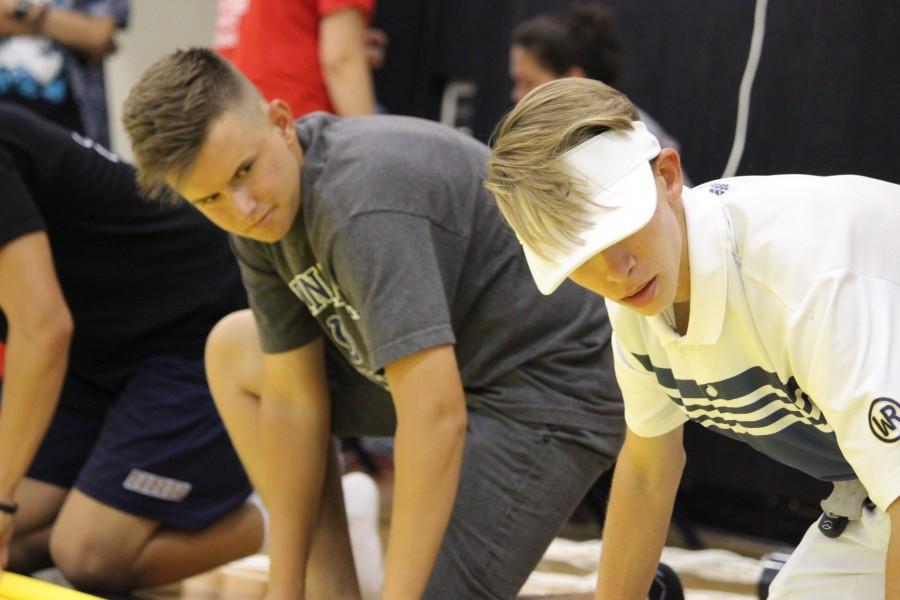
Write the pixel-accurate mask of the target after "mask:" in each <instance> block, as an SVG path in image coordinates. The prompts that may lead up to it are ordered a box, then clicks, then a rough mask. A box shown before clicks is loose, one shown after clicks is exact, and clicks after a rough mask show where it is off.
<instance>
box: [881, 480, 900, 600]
mask: <svg viewBox="0 0 900 600" xmlns="http://www.w3.org/2000/svg"><path fill="white" fill-rule="evenodd" d="M887 513H888V515H889V516H890V517H891V539H890V542H888V551H887V557H886V559H885V560H886V561H887V562H886V563H885V568H884V597H885V599H888V598H900V498H898V499H897V500H894V501H893V502H892V503H891V505H890V506H889V507H888V509H887Z"/></svg>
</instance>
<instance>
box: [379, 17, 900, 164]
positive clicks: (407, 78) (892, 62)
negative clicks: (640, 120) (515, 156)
mask: <svg viewBox="0 0 900 600" xmlns="http://www.w3.org/2000/svg"><path fill="white" fill-rule="evenodd" d="M566 4H568V2H567V1H565V0H452V1H451V0H419V1H418V2H414V1H410V0H380V2H379V7H378V14H377V15H376V23H377V24H378V25H379V26H380V27H382V28H383V29H385V30H386V31H387V32H388V33H389V34H390V36H391V47H390V49H389V53H388V60H387V64H386V65H385V67H384V68H383V69H382V70H381V71H380V72H379V73H378V74H377V75H376V84H377V87H378V93H379V97H380V99H381V101H382V102H383V103H384V104H385V106H386V107H387V109H388V110H389V111H391V112H395V113H399V114H412V115H418V116H423V117H427V118H432V119H436V118H438V115H439V107H440V100H441V94H442V91H443V89H444V86H445V85H446V83H447V82H448V81H452V80H456V79H467V80H471V81H473V82H474V83H475V85H476V87H477V96H476V97H475V99H474V103H473V108H474V115H473V122H472V129H473V132H474V134H475V136H476V137H478V138H480V139H482V140H486V139H487V138H488V136H489V135H490V132H491V131H492V129H493V127H494V125H495V123H496V122H497V121H498V120H499V118H500V117H501V116H502V114H503V113H504V112H505V111H506V110H508V109H509V107H510V102H509V92H510V89H511V83H510V81H509V77H508V75H507V60H508V41H509V32H510V30H511V29H512V27H513V26H514V25H515V24H516V23H518V22H520V21H521V20H523V19H525V18H528V17H530V16H532V15H534V14H537V13H539V12H543V11H547V10H554V9H556V8H560V7H562V6H565V5H566ZM607 4H608V5H609V6H610V7H611V8H613V9H614V10H615V12H616V15H617V22H618V29H619V33H620V36H621V41H622V47H623V54H624V57H625V67H626V68H625V74H624V78H623V81H622V82H621V84H620V87H621V88H622V90H623V91H624V92H626V93H627V94H628V95H629V96H630V97H631V98H632V100H633V101H634V102H635V103H636V104H638V105H639V106H641V108H643V109H645V110H646V111H647V112H649V113H650V114H651V115H653V116H654V117H655V118H656V119H657V120H658V121H659V122H660V123H662V124H663V126H665V127H666V129H668V130H669V131H670V132H671V133H673V134H674V135H675V137H677V138H678V139H679V140H680V141H681V143H682V146H683V155H684V156H683V159H684V163H685V165H686V167H687V170H688V171H689V172H690V173H691V175H692V177H693V179H694V180H695V181H706V180H709V179H713V178H716V177H719V176H720V175H721V174H722V171H723V169H724V167H725V164H726V161H727V159H728V154H729V151H730V148H731V143H732V139H733V136H734V126H735V117H736V113H737V98H738V87H739V84H740V81H741V76H742V74H743V71H744V66H745V63H746V60H747V54H748V51H749V47H750V36H751V31H752V27H753V11H754V6H755V3H754V2H753V1H751V0H734V1H730V2H721V1H720V0H680V1H679V2H659V1H658V0H609V1H608V2H607ZM898 33H900V2H898V1H897V0H854V1H852V2H848V1H847V0H770V1H769V2H768V11H767V18H766V32H765V34H766V35H765V42H764V46H763V52H762V56H761V60H760V64H759V70H758V72H757V75H756V80H755V85H754V87H753V94H752V98H751V112H750V123H749V130H748V142H747V146H746V151H745V153H744V157H743V160H742V161H741V163H740V166H739V169H738V174H771V173H788V172H791V173H813V174H829V173H857V174H862V175H869V176H872V177H879V178H882V179H887V180H891V181H898V182H900V169H898V160H900V159H898V157H900V152H898V151H900V118H898V114H897V111H898V107H900V67H898V65H900V42H898V39H900V35H898Z"/></svg>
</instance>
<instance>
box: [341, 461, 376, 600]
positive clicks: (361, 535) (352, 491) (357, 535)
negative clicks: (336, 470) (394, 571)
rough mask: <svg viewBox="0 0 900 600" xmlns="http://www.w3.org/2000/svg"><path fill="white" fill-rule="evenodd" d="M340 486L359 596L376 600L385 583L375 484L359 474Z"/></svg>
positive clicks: (353, 474)
mask: <svg viewBox="0 0 900 600" xmlns="http://www.w3.org/2000/svg"><path fill="white" fill-rule="evenodd" d="M341 484H342V487H343V489H344V505H345V506H346V509H347V524H348V525H349V527H350V545H351V547H352V548H353V559H354V563H355V565H356V577H357V579H359V589H360V593H361V594H362V598H363V600H377V598H378V597H379V596H380V595H381V585H382V583H383V582H384V552H383V550H382V548H381V537H380V536H379V535H378V517H379V510H380V507H379V503H380V500H379V496H378V485H377V484H376V483H375V480H374V479H372V478H371V477H369V476H368V475H366V474H365V473H361V472H353V473H348V474H346V475H344V476H343V477H342V478H341Z"/></svg>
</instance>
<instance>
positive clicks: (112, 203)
mask: <svg viewBox="0 0 900 600" xmlns="http://www.w3.org/2000/svg"><path fill="white" fill-rule="evenodd" d="M39 230H44V231H46V233H47V235H48V237H49V239H50V245H51V248H52V252H53V260H54V265H55V268H56V272H57V276H58V278H59V281H60V285H61V287H62V291H63V295H64V296H65V298H66V301H67V303H68V305H69V309H70V310H71V312H72V316H73V319H74V321H75V334H74V338H73V341H72V349H71V359H70V362H71V364H72V366H73V367H80V368H88V369H93V368H98V367H99V368H103V367H106V366H110V365H120V364H122V363H123V362H130V361H133V360H136V359H139V358H141V357H145V356H151V355H159V354H170V355H177V356H196V357H200V356H202V352H203V344H204V342H205V339H206V336H207V334H208V333H209V330H210V329H211V328H212V326H213V325H214V324H215V323H216V321H218V319H220V318H221V317H222V316H224V315H225V314H227V313H228V312H231V311H233V310H237V309H239V308H243V307H244V306H246V297H245V294H244V290H243V287H242V285H241V282H240V276H239V274H238V269H237V265H236V263H235V260H234V258H233V256H232V255H231V252H230V250H229V248H228V242H227V236H226V234H225V233H224V232H222V231H220V230H218V229H217V228H216V227H215V226H213V225H212V224H211V223H209V222H208V221H207V220H206V219H205V218H204V217H203V216H202V215H201V214H200V213H199V212H197V211H196V210H194V209H193V207H191V206H190V205H189V204H187V203H186V202H180V203H178V204H175V205H171V204H159V203H154V202H151V201H148V200H146V199H144V198H142V197H141V196H140V194H139V193H138V191H137V186H136V183H135V170H134V167H132V166H131V165H128V164H126V163H124V162H122V161H121V159H119V158H118V157H117V156H116V155H114V154H112V153H111V152H110V151H108V150H106V149H105V148H103V147H102V146H99V145H97V144H95V143H94V142H93V141H92V140H89V139H86V138H84V137H82V136H80V135H78V134H77V133H72V132H69V131H68V130H66V129H63V128H61V127H59V126H58V125H55V124H53V123H50V122H48V121H45V120H43V119H41V118H40V117H38V116H36V115H34V114H32V113H31V112H29V111H27V110H24V109H22V108H20V107H18V106H15V105H13V104H10V103H6V102H0V244H5V243H7V242H9V241H10V240H13V239H14V238H16V237H19V236H21V235H23V234H25V233H28V232H33V231H39ZM0 335H2V336H3V337H4V338H5V324H4V323H0Z"/></svg>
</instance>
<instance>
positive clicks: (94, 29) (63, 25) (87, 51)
mask: <svg viewBox="0 0 900 600" xmlns="http://www.w3.org/2000/svg"><path fill="white" fill-rule="evenodd" d="M14 4H15V0H0V8H2V10H0V35H43V36H46V37H48V38H50V39H52V40H53V41H55V42H58V43H59V44H62V45H63V46H67V47H69V48H71V49H73V50H76V51H78V52H80V53H82V54H84V55H85V56H88V57H90V58H94V59H101V58H103V57H104V56H106V55H108V54H110V53H111V52H112V51H113V50H114V49H115V45H114V44H113V34H114V33H115V31H116V20H115V19H114V18H113V17H111V16H93V15H86V14H83V13H80V12H77V11H71V10H65V9H61V8H56V7H54V6H48V7H47V8H46V10H47V14H46V16H45V17H44V18H43V22H42V23H41V25H40V27H39V29H38V30H37V31H35V30H34V29H32V27H31V26H30V25H29V24H30V23H32V22H34V19H35V17H36V15H37V13H38V12H39V11H40V10H42V9H41V8H40V7H38V6H32V7H31V9H30V10H29V12H28V15H27V16H26V17H25V20H24V21H17V20H16V19H14V18H12V17H11V16H9V15H10V14H11V12H12V9H13V6H14Z"/></svg>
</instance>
